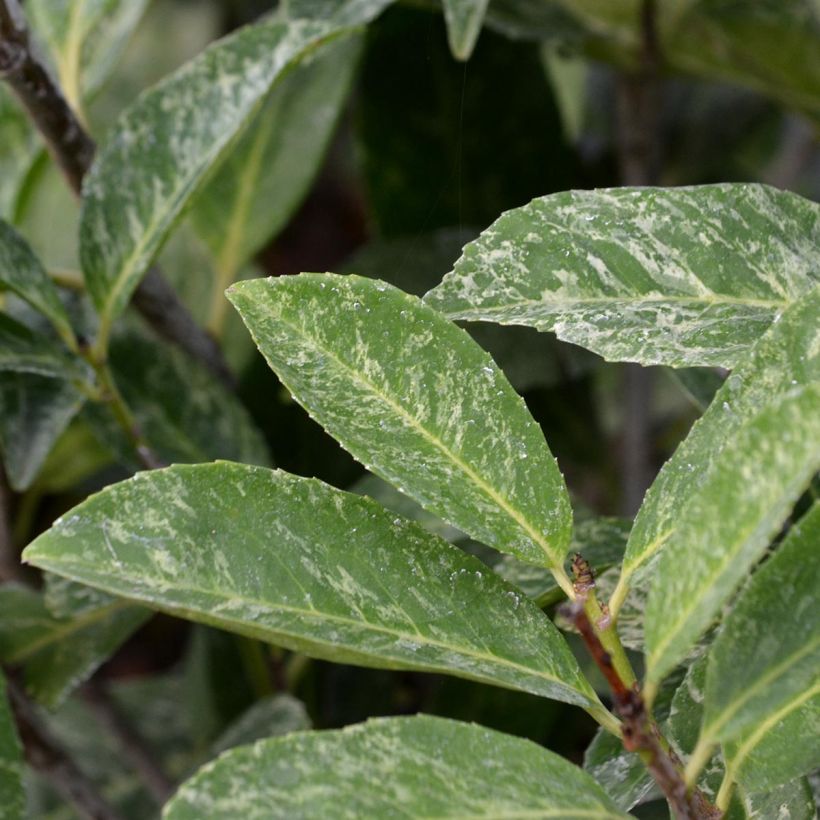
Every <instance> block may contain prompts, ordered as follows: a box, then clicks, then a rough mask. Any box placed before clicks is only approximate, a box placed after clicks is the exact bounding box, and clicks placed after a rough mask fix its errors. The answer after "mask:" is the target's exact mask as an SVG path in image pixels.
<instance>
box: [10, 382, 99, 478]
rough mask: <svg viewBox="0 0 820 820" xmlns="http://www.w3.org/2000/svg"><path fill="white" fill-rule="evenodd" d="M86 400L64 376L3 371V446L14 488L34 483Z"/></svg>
mask: <svg viewBox="0 0 820 820" xmlns="http://www.w3.org/2000/svg"><path fill="white" fill-rule="evenodd" d="M83 401H84V399H83V397H82V395H81V394H80V393H79V392H78V391H77V389H76V388H75V387H74V385H72V384H71V382H68V381H65V380H64V379H52V378H48V377H45V376H40V375H38V374H36V373H15V372H13V371H6V372H0V449H2V452H3V463H4V464H5V467H6V473H7V474H8V479H9V484H10V485H11V487H12V488H13V489H15V490H18V491H22V490H25V489H27V488H28V487H29V486H31V483H32V482H33V481H34V480H35V479H36V478H37V474H38V473H39V471H40V468H41V467H42V466H43V462H44V461H45V460H46V458H47V456H48V454H49V453H50V452H51V448H52V447H53V446H54V444H55V442H56V441H57V439H58V438H59V437H60V436H61V435H62V434H63V432H64V431H65V429H66V427H67V426H68V423H69V422H70V421H71V419H72V418H74V416H75V415H76V414H77V411H78V410H79V409H80V407H81V406H82V404H83Z"/></svg>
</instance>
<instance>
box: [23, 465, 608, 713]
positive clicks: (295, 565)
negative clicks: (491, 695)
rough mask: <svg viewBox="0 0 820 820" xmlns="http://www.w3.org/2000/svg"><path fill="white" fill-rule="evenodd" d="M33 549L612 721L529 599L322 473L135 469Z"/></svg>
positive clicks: (87, 572)
mask: <svg viewBox="0 0 820 820" xmlns="http://www.w3.org/2000/svg"><path fill="white" fill-rule="evenodd" d="M24 559H25V560H27V561H30V562H31V563H34V564H36V565H37V566H39V567H41V568H43V569H48V570H50V571H52V572H55V573H57V574H59V575H63V576H65V577H68V578H72V579H74V580H78V581H81V582H82V583H86V584H89V585H90V586H94V587H98V588H99V589H102V590H104V591H106V592H108V593H110V594H113V595H123V596H125V597H127V598H130V599H133V600H136V601H139V602H141V603H143V604H146V605H148V606H151V607H154V608H156V609H160V610H164V611H167V612H170V613H173V614H176V615H180V616H182V617H187V618H190V619H192V620H196V621H201V622H204V623H208V624H211V625H213V626H219V627H222V628H224V629H228V630H232V631H235V632H239V633H240V634H244V635H247V636H248V637H252V638H258V639H261V640H266V641H270V642H274V643H277V644H280V645H282V646H285V647H288V648H291V649H294V650H296V651H301V652H304V653H306V654H310V655H313V656H315V657H319V658H325V659H329V660H337V661H341V662H349V663H357V664H360V665H363V666H373V667H381V668H388V669H389V668H405V669H419V670H426V671H438V672H445V673H450V674H454V675H458V676H462V677H467V678H471V679H473V680H480V681H484V682H487V683H495V684H497V685H501V686H506V687H508V688H512V689H520V690H523V691H527V692H532V693H534V694H539V695H543V696H547V697H554V698H557V699H560V700H565V701H568V702H570V703H576V704H578V705H581V706H583V707H584V708H586V709H588V710H589V711H590V712H592V713H595V714H596V716H598V717H599V719H602V720H603V721H604V722H607V723H608V724H609V725H610V726H612V725H613V724H614V721H613V720H612V718H611V716H609V715H608V714H607V713H605V712H604V711H603V709H602V707H600V705H599V703H598V700H597V698H596V696H595V695H594V693H593V691H592V689H591V688H590V686H589V684H588V682H587V681H586V679H585V678H584V677H583V676H582V675H581V672H580V670H579V668H578V665H577V663H576V661H575V659H574V657H573V656H572V654H571V652H570V651H569V647H568V646H567V645H566V643H565V642H564V640H563V638H562V637H561V635H560V633H559V632H558V631H557V630H556V629H555V627H554V626H553V625H552V623H551V622H550V621H549V619H548V618H546V616H544V615H543V614H542V613H541V612H540V611H539V610H538V609H537V607H535V605H534V604H532V603H531V602H529V601H527V600H526V599H525V598H524V597H523V596H522V595H521V594H520V593H518V592H516V591H515V590H514V589H513V588H512V587H510V586H508V585H506V584H505V583H504V582H503V581H502V580H501V579H500V578H498V577H497V576H495V575H494V574H493V573H491V572H490V571H489V570H487V569H486V567H484V565H483V564H481V563H480V562H479V561H478V560H477V559H475V558H472V557H471V556H468V555H465V554H464V553H463V552H461V551H460V550H459V549H458V548H456V547H453V546H452V545H450V544H447V543H446V542H445V541H442V540H440V539H438V538H436V537H435V536H433V535H431V534H429V533H427V532H425V531H424V530H423V529H421V528H420V527H419V526H418V525H416V524H414V523H411V522H408V521H405V520H404V519H401V518H398V517H397V516H396V515H395V514H394V513H390V512H388V511H386V510H384V509H383V508H381V507H379V506H378V505H377V504H376V503H375V502H373V501H371V500H370V499H366V498H361V497H359V496H354V495H350V494H348V493H343V492H341V491H339V490H334V489H333V488H331V487H328V486H327V485H325V484H322V483H321V482H318V481H315V480H310V479H303V478H297V477H295V476H290V475H288V474H287V473H282V472H277V471H271V470H267V469H265V468H260V467H249V466H245V465H239V464H230V463H227V462H217V463H215V464H203V465H195V466H183V465H178V466H175V467H170V468H168V469H165V470H154V471H151V472H146V473H139V474H138V475H137V476H135V477H134V478H133V479H130V480H129V481H125V482H122V483H120V484H117V485H114V486H111V487H108V488H106V489H105V490H103V491H102V492H101V493H99V494H97V495H95V496H92V497H91V498H90V499H88V500H87V501H85V502H83V503H82V504H81V505H80V506H78V507H76V508H75V509H74V510H73V511H72V512H71V513H69V514H68V515H66V516H64V517H63V518H62V519H59V520H58V521H57V522H56V523H55V524H54V526H53V527H52V528H51V529H50V530H48V531H47V532H46V533H44V534H43V535H41V536H40V537H39V538H37V539H36V540H35V541H34V542H33V543H32V544H31V545H29V547H27V549H26V551H25V553H24ZM513 635H514V636H515V640H514V641H513V640H511V639H510V636H513Z"/></svg>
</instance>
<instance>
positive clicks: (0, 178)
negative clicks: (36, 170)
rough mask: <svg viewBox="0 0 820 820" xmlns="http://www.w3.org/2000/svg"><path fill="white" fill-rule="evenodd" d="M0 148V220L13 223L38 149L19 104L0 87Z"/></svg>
mask: <svg viewBox="0 0 820 820" xmlns="http://www.w3.org/2000/svg"><path fill="white" fill-rule="evenodd" d="M0 145H2V146H3V147H2V150H0V218H2V219H7V220H10V221H16V216H17V209H18V206H19V201H20V196H21V191H22V190H23V189H24V187H25V183H26V180H27V178H28V176H29V174H30V172H31V169H32V166H33V164H34V161H35V158H36V157H37V156H39V155H40V153H41V151H42V149H41V147H40V143H39V140H38V139H37V134H36V132H35V130H34V128H33V127H32V125H31V123H30V122H29V120H28V118H27V117H26V115H25V112H24V111H23V109H22V108H21V107H20V104H19V102H18V101H17V100H16V99H15V98H14V97H13V96H12V93H11V90H10V89H7V88H2V87H0Z"/></svg>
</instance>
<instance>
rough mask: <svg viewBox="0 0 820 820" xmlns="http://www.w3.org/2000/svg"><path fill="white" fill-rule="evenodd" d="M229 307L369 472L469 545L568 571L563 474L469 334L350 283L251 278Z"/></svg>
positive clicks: (394, 293) (424, 310) (396, 294)
mask: <svg viewBox="0 0 820 820" xmlns="http://www.w3.org/2000/svg"><path fill="white" fill-rule="evenodd" d="M228 298H229V299H230V301H231V302H232V303H233V304H234V306H235V307H236V309H237V310H238V311H239V313H240V315H241V316H242V319H243V321H244V322H245V324H246V325H247V326H248V328H249V329H250V331H251V335H252V336H253V337H254V341H255V342H256V344H257V346H258V347H259V349H260V350H261V351H262V353H263V354H264V356H265V358H266V359H267V360H268V364H270V366H271V367H272V368H273V369H274V370H275V371H276V373H277V375H278V376H279V377H280V379H281V380H282V381H283V382H284V384H285V385H286V386H287V388H288V389H289V390H290V391H291V393H292V394H293V395H294V397H295V398H296V400H297V401H299V403H300V404H302V405H303V406H304V407H306V408H307V410H308V412H310V414H311V415H312V416H313V417H314V418H315V419H316V420H317V421H318V422H319V423H320V424H321V425H322V426H323V427H324V428H325V429H326V430H327V431H328V432H329V433H330V434H331V435H332V436H333V437H334V438H336V439H337V440H338V441H339V442H340V443H341V444H342V446H343V447H344V448H345V449H346V450H348V451H349V452H350V453H352V454H353V456H354V457H356V458H357V459H359V460H360V461H361V462H363V463H364V464H365V466H366V467H367V468H368V469H369V470H371V472H374V473H376V474H377V475H379V476H381V477H382V478H384V479H385V480H387V481H389V482H390V483H391V484H394V485H395V486H396V487H398V489H399V490H400V491H401V492H403V493H405V494H407V495H409V496H411V497H412V498H414V499H415V500H416V501H418V502H419V503H420V504H421V505H422V506H423V507H425V508H426V509H428V510H430V511H431V512H433V513H435V514H436V515H439V516H440V517H441V518H443V519H445V520H446V521H448V522H450V523H451V524H453V525H454V526H456V527H458V528H459V529H461V530H463V531H464V532H466V533H468V534H469V535H471V536H472V537H474V538H476V539H477V540H479V541H482V542H483V543H485V544H488V545H490V546H493V547H495V548H497V549H499V550H501V551H503V552H509V553H511V554H513V555H516V556H518V557H519V558H521V559H522V560H524V561H529V562H530V563H537V564H542V565H549V566H552V567H553V568H554V569H556V570H557V571H558V572H559V573H562V571H561V567H562V564H563V560H564V556H565V554H566V547H567V544H568V542H569V536H570V529H571V510H570V506H569V499H568V497H567V491H566V488H565V486H564V480H563V477H562V476H561V474H560V472H559V471H558V467H557V465H556V463H555V460H554V459H553V457H552V455H551V454H550V452H549V450H548V449H547V445H546V443H545V442H544V437H543V434H542V432H541V430H540V429H539V427H538V425H537V424H536V423H535V422H534V421H533V419H532V417H531V416H530V415H529V413H528V412H527V409H526V407H525V405H524V402H523V401H522V400H521V398H520V397H519V396H518V395H517V394H516V393H515V391H514V390H513V389H512V387H510V384H509V382H508V381H507V379H506V378H505V377H504V374H503V373H501V371H500V370H499V369H498V368H497V367H496V365H495V363H494V362H493V361H492V359H491V358H490V357H489V356H488V355H487V354H486V353H485V352H484V351H483V350H481V348H480V347H479V346H478V345H477V344H476V343H475V342H473V341H472V339H470V337H469V336H468V335H467V334H466V333H465V332H464V331H463V330H461V329H460V328H458V327H456V326H455V325H453V324H451V323H450V322H448V321H447V320H446V319H444V318H443V317H442V316H440V315H439V314H438V313H436V312H435V311H433V310H431V309H430V308H429V307H427V306H425V305H424V304H422V303H421V302H420V301H419V300H418V299H417V298H415V297H413V296H409V295H408V294H406V293H402V292H401V291H400V290H397V289H396V288H393V287H391V286H389V285H387V284H385V283H383V282H379V281H378V280H375V281H374V280H369V279H362V278H360V277H358V276H346V277H342V276H336V275H333V274H325V275H321V274H302V275H301V276H287V277H280V278H278V279H256V280H251V281H247V282H242V283H240V284H238V285H234V286H233V287H232V288H231V289H230V291H229V292H228ZM533 475H537V476H538V481H532V476H533Z"/></svg>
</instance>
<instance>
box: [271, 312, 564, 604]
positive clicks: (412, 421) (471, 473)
mask: <svg viewBox="0 0 820 820" xmlns="http://www.w3.org/2000/svg"><path fill="white" fill-rule="evenodd" d="M277 316H278V317H279V321H280V322H281V323H282V324H283V325H285V326H286V327H289V328H290V329H291V330H293V331H295V332H296V333H297V334H298V335H300V336H302V337H303V338H305V339H308V340H310V341H311V342H312V343H313V346H314V348H315V349H316V350H317V351H319V352H320V353H322V354H324V355H327V356H328V357H329V358H331V359H333V360H334V361H335V362H336V363H337V364H338V365H339V367H340V368H341V369H342V370H344V371H346V372H347V373H348V374H350V375H351V377H352V378H353V380H354V381H358V382H359V384H360V385H362V386H363V387H364V388H365V390H368V389H369V390H370V392H371V393H373V394H374V395H375V396H376V397H377V398H379V399H381V400H382V401H383V402H384V403H385V404H387V405H388V406H389V407H391V408H392V409H393V410H394V411H395V412H396V414H397V415H398V416H400V417H402V418H404V419H405V420H406V421H407V422H408V423H409V425H410V427H412V428H413V429H414V430H416V431H417V432H418V433H419V434H420V435H421V437H422V438H424V439H426V440H427V441H429V442H430V443H431V444H432V445H433V446H434V447H435V448H437V449H438V450H439V451H440V452H441V453H442V454H443V455H444V456H445V457H446V458H448V459H449V460H450V461H451V462H452V463H453V464H454V465H455V466H456V467H458V468H459V469H460V470H461V471H462V472H463V473H464V474H465V475H466V476H467V478H469V479H470V480H471V481H472V483H473V484H475V486H476V487H477V488H478V489H479V490H480V491H482V492H483V493H484V494H485V495H486V496H487V497H488V498H489V499H490V500H491V501H492V502H494V503H495V504H496V505H497V506H499V507H500V508H501V509H502V510H503V511H504V512H505V513H506V514H507V515H508V516H509V517H510V518H511V519H512V520H513V521H514V522H515V523H516V524H517V525H518V526H520V527H521V528H522V529H523V530H524V532H526V533H527V535H528V536H529V537H530V538H531V539H532V540H533V541H534V542H535V543H536V544H537V545H538V546H539V547H540V548H541V550H542V551H543V552H544V554H545V555H546V557H547V559H548V560H549V562H550V563H549V568H550V569H551V570H552V571H553V572H554V573H555V572H561V571H562V570H563V567H562V564H561V562H560V561H558V560H557V559H556V558H555V557H554V556H553V555H552V554H551V551H550V548H549V542H548V541H547V540H546V539H545V538H544V537H543V536H542V535H541V534H540V533H539V532H538V531H537V530H536V529H535V528H534V527H533V525H532V524H530V522H529V521H528V520H527V518H526V517H525V516H524V514H523V513H522V512H521V511H520V510H518V509H516V508H515V507H514V506H513V505H512V504H511V502H510V501H509V500H507V499H506V498H504V496H502V495H501V494H500V493H499V492H498V491H497V490H496V489H495V488H494V487H492V485H490V484H488V483H487V482H486V481H484V479H483V478H481V476H480V475H479V474H478V473H476V472H475V470H473V468H472V467H470V465H469V464H467V463H466V462H465V461H463V460H462V459H461V458H459V457H458V456H457V455H456V454H455V453H454V452H453V451H452V450H451V449H450V448H449V447H448V446H447V445H446V444H445V443H444V442H443V441H442V440H441V439H440V438H438V436H436V435H434V434H433V433H432V432H430V431H428V430H427V429H426V428H425V427H424V426H422V424H421V423H420V422H419V421H418V419H416V417H415V416H413V415H412V414H411V413H410V412H409V411H407V410H405V408H404V407H402V406H401V405H400V404H399V403H398V402H396V401H395V400H394V399H392V398H391V397H390V396H388V395H387V394H386V393H384V392H383V391H381V390H380V389H379V388H378V387H377V386H376V385H375V384H374V383H373V382H371V381H370V380H369V379H367V378H365V377H364V376H363V375H362V374H361V371H359V370H356V369H355V368H354V367H352V366H351V365H349V364H348V363H347V362H345V361H344V360H343V359H341V358H340V357H339V356H338V354H337V353H336V352H335V351H334V350H333V349H331V348H328V347H324V346H322V345H320V344H319V343H318V340H317V339H316V337H314V336H311V335H309V334H308V333H307V331H306V330H305V329H304V328H303V327H300V326H299V325H295V324H293V323H292V322H288V321H286V320H285V319H284V317H283V316H282V314H281V313H277ZM282 381H283V382H286V379H285V378H282ZM291 392H293V393H294V395H295V394H296V393H297V392H299V391H296V390H293V391H291ZM391 483H392V482H391ZM558 583H559V585H560V586H561V587H562V588H564V587H563V584H561V581H560V580H558ZM565 591H566V590H565Z"/></svg>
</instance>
